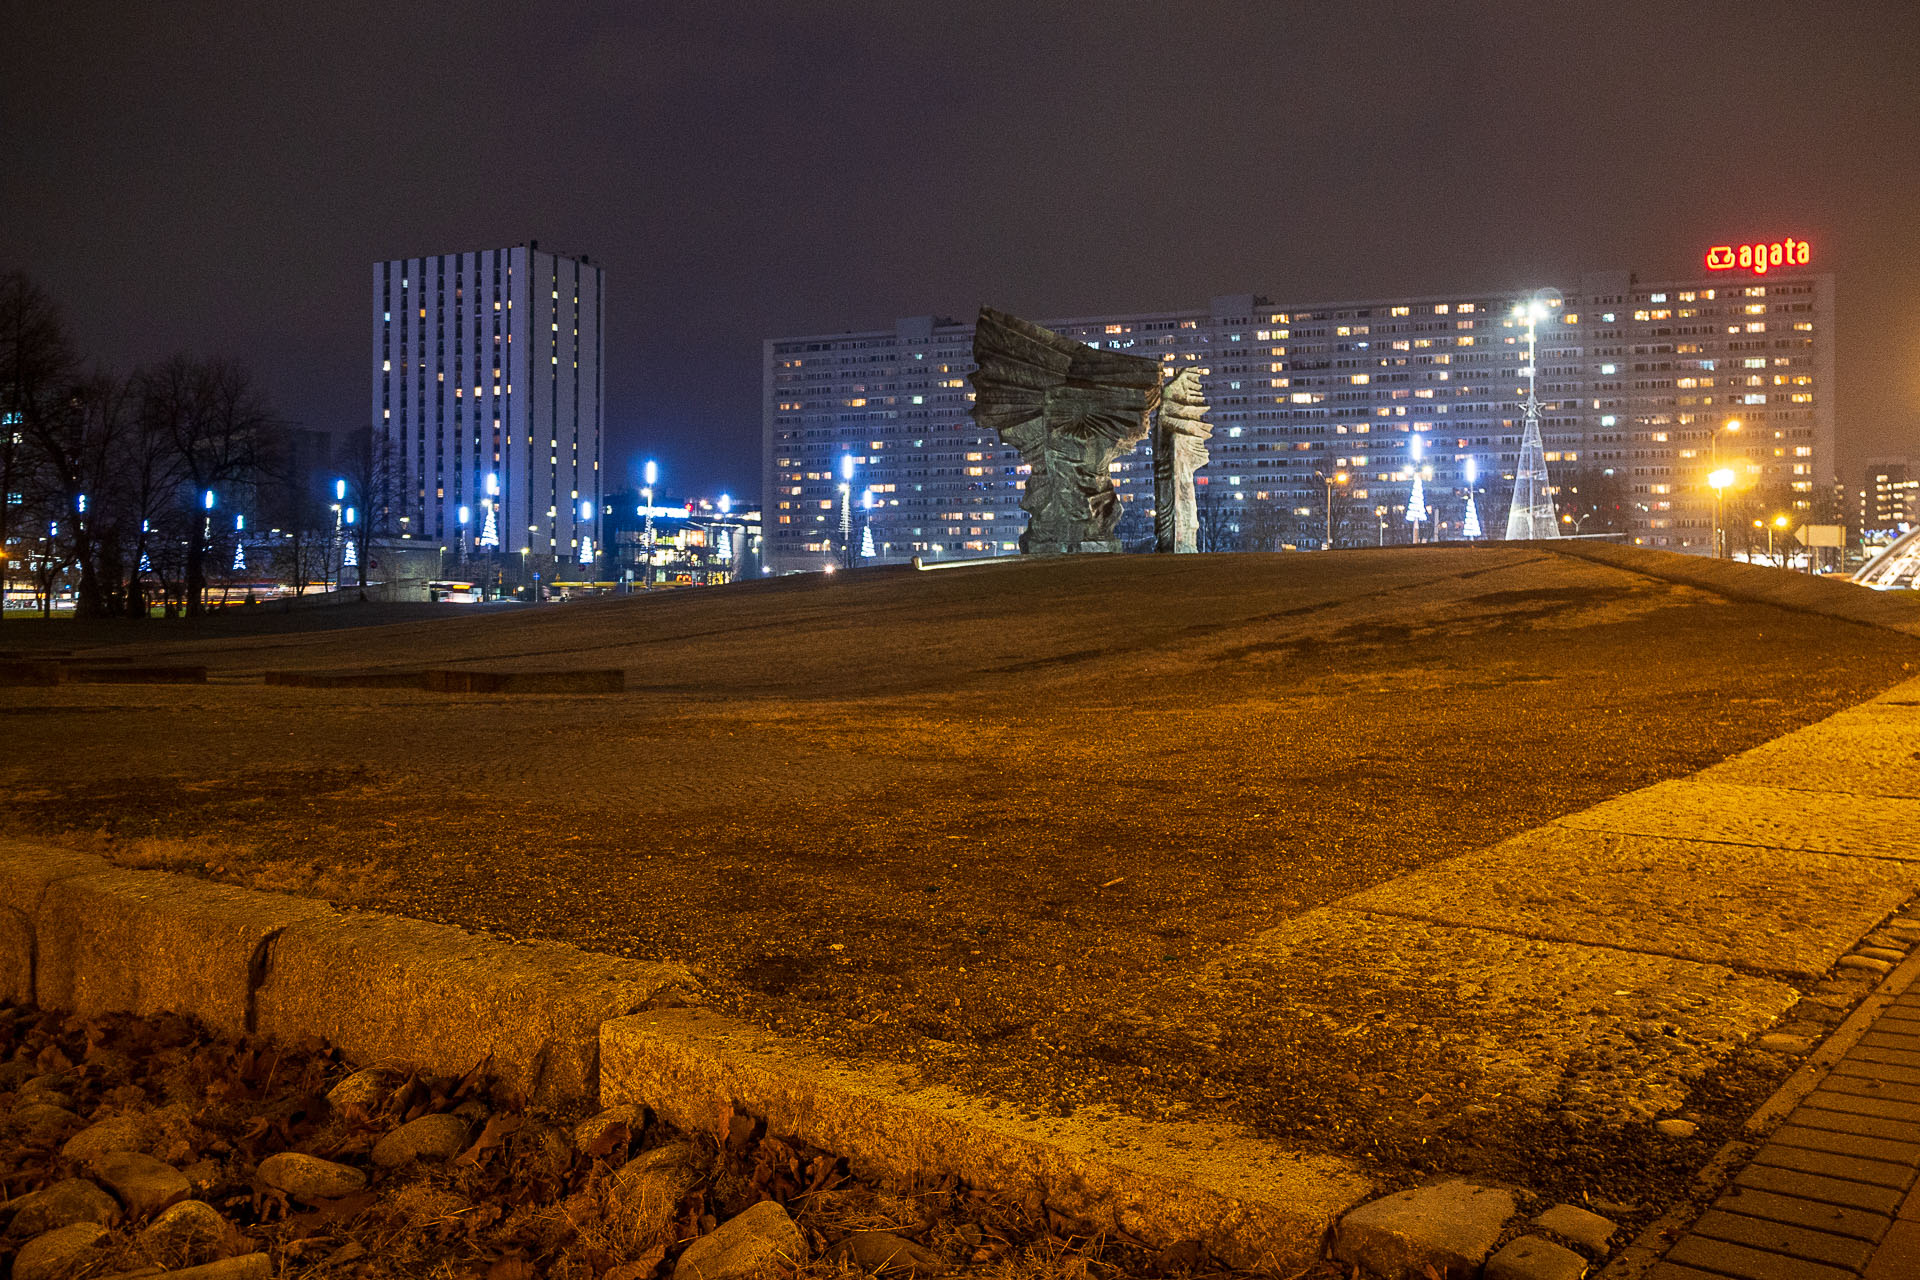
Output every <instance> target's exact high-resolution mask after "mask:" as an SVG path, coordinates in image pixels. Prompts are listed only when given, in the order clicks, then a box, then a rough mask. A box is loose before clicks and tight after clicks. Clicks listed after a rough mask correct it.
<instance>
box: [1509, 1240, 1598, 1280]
mask: <svg viewBox="0 0 1920 1280" xmlns="http://www.w3.org/2000/svg"><path fill="white" fill-rule="evenodd" d="M1586 1273H1587V1260H1586V1259H1585V1258H1583V1257H1581V1256H1580V1255H1579V1254H1577V1253H1575V1252H1574V1251H1573V1250H1571V1249H1563V1248H1561V1247H1560V1246H1559V1245H1557V1244H1555V1243H1554V1242H1553V1241H1551V1240H1547V1239H1543V1238H1542V1237H1540V1236H1521V1237H1520V1238H1519V1239H1518V1240H1515V1241H1513V1242H1512V1243H1510V1244H1508V1245H1507V1247H1506V1248H1504V1249H1502V1250H1500V1252H1498V1253H1496V1254H1494V1255H1493V1259H1492V1260H1491V1261H1490V1262H1488V1263H1487V1270H1486V1280H1580V1277H1581V1276H1583V1275H1585V1274H1586Z"/></svg>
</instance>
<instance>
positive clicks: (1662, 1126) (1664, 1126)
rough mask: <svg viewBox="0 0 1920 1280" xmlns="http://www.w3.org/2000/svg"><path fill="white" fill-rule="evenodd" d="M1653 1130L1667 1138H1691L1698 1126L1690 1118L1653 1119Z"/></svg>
mask: <svg viewBox="0 0 1920 1280" xmlns="http://www.w3.org/2000/svg"><path fill="white" fill-rule="evenodd" d="M1653 1128H1654V1132H1656V1133H1659V1134H1663V1135H1665V1136H1666V1137H1669V1138H1691V1137H1692V1136H1693V1135H1694V1134H1695V1133H1696V1132H1697V1131H1698V1130H1699V1128H1700V1126H1699V1125H1697V1124H1695V1123H1694V1122H1693V1121H1691V1120H1672V1119H1669V1120H1655V1121H1654V1122H1653Z"/></svg>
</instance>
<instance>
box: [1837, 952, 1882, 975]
mask: <svg viewBox="0 0 1920 1280" xmlns="http://www.w3.org/2000/svg"><path fill="white" fill-rule="evenodd" d="M1839 967H1840V968H1842V969H1865V970H1867V971H1868V972H1870V973H1887V972H1889V971H1890V970H1891V969H1892V968H1893V965H1892V964H1891V963H1890V962H1888V961H1886V960H1876V959H1874V958H1873V957H1872V956H1841V957H1840V962H1839Z"/></svg>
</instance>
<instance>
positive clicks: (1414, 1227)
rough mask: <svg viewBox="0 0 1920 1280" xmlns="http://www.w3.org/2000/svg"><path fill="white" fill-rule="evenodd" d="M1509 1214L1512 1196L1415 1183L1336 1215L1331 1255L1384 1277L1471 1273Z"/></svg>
mask: <svg viewBox="0 0 1920 1280" xmlns="http://www.w3.org/2000/svg"><path fill="white" fill-rule="evenodd" d="M1512 1216H1513V1196H1512V1194H1511V1193H1509V1192H1506V1191H1502V1190H1499V1189H1497V1188H1494V1187H1482V1186H1476V1185H1475V1184H1473V1183H1471V1182H1441V1183H1436V1184H1435V1185H1433V1186H1430V1187H1416V1188H1414V1189H1413V1190H1411V1191H1402V1192H1399V1193H1397V1194H1395V1195H1390V1196H1387V1197H1385V1198H1383V1199H1380V1200H1375V1201H1373V1202H1372V1203H1370V1204H1363V1205H1361V1206H1360V1207H1359V1208H1358V1209H1355V1210H1354V1211H1353V1212H1351V1213H1349V1214H1348V1215H1347V1216H1346V1217H1344V1218H1342V1219H1340V1223H1339V1225H1338V1226H1336V1227H1335V1228H1334V1234H1333V1256H1334V1257H1336V1258H1338V1259H1339V1260H1340V1261H1342V1262H1346V1263H1350V1264H1354V1265H1357V1266H1361V1267H1365V1268H1367V1269H1368V1270H1370V1271H1373V1272H1376V1273H1378V1274H1380V1275H1383V1276H1404V1275H1410V1274H1411V1275H1417V1274H1419V1271H1420V1268H1422V1267H1424V1266H1426V1265H1428V1264H1429V1263H1431V1264H1432V1265H1433V1268H1434V1269H1435V1270H1436V1271H1439V1272H1440V1273H1441V1274H1442V1275H1448V1274H1455V1273H1458V1274H1464V1275H1472V1274H1474V1273H1475V1272H1476V1271H1477V1270H1478V1269H1479V1267H1480V1264H1481V1263H1482V1262H1484V1261H1485V1260H1486V1257H1487V1254H1488V1253H1489V1252H1490V1251H1491V1250H1492V1249H1493V1245H1494V1242H1495V1241H1496V1240H1498V1239H1499V1238H1500V1229H1501V1228H1502V1227H1503V1226H1505V1225H1506V1221H1507V1219H1508V1218H1511V1217H1512Z"/></svg>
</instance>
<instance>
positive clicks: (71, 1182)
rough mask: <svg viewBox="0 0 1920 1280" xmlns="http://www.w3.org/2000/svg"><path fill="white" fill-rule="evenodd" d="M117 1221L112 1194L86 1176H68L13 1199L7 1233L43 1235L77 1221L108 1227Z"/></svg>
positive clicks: (118, 1218) (118, 1214)
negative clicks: (11, 1216) (88, 1179)
mask: <svg viewBox="0 0 1920 1280" xmlns="http://www.w3.org/2000/svg"><path fill="white" fill-rule="evenodd" d="M119 1220H120V1206H119V1204H118V1203H116V1202H115V1200H114V1198H113V1197H112V1196H110V1195H108V1194H107V1193H106V1192H104V1191H102V1190H101V1189H100V1188H98V1187H96V1186H94V1185H93V1184H92V1183H91V1182H88V1181H87V1180H86V1179H85V1178H67V1179H65V1180H64V1181H61V1182H56V1183H54V1184H53V1185H52V1186H50V1187H42V1188H41V1189H40V1190H38V1191H33V1192H29V1193H28V1194H26V1195H24V1196H21V1197H20V1198H19V1199H18V1200H15V1201H14V1202H13V1221H12V1222H11V1223H9V1224H8V1226H7V1234H8V1235H10V1236H13V1237H14V1238H16V1239H19V1238H22V1237H25V1236H38V1235H44V1234H46V1233H47V1232H49V1231H53V1230H55V1229H57V1228H60V1227H66V1226H71V1225H73V1224H74V1223H76V1222H93V1223H98V1224H100V1225H101V1226H106V1227H110V1226H112V1225H113V1224H114V1223H116V1222H118V1221H119Z"/></svg>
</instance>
